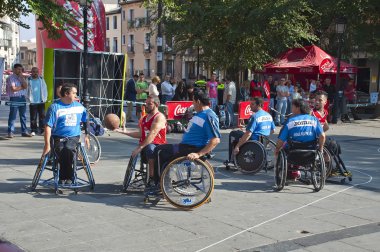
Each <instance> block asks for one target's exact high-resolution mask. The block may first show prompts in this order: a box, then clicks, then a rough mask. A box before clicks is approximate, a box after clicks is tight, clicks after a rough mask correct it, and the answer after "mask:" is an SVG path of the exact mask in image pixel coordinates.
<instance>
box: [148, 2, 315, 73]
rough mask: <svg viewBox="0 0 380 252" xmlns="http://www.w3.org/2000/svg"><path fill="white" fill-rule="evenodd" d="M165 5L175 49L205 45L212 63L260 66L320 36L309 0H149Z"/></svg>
mask: <svg viewBox="0 0 380 252" xmlns="http://www.w3.org/2000/svg"><path fill="white" fill-rule="evenodd" d="M158 1H163V3H164V15H163V17H162V20H161V21H162V22H163V24H164V27H165V28H164V29H165V34H166V35H169V36H170V35H173V36H174V40H175V49H176V50H185V49H188V48H193V47H198V46H199V47H201V48H202V51H203V53H202V58H203V60H204V61H207V63H208V64H209V65H210V66H211V67H213V68H220V69H228V68H230V69H233V70H234V71H236V70H243V69H246V68H252V67H253V68H260V67H262V66H263V64H264V63H266V62H268V60H271V59H272V58H273V57H275V56H277V55H278V54H279V53H280V52H281V51H283V50H285V49H286V48H289V47H294V46H301V45H304V44H305V43H311V42H313V41H315V40H316V36H315V35H314V34H313V30H312V26H311V24H310V23H309V21H308V18H307V17H308V16H311V15H314V14H315V13H314V11H313V10H312V9H311V8H310V7H309V3H308V1H306V0H275V1H261V0H235V1H232V0H230V1H219V0H208V1H205V0H191V1H184V0H150V1H145V3H146V4H147V5H148V7H151V8H154V7H155V6H156V5H157V3H158Z"/></svg>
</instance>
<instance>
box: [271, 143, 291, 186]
mask: <svg viewBox="0 0 380 252" xmlns="http://www.w3.org/2000/svg"><path fill="white" fill-rule="evenodd" d="M287 166H288V165H287V162H286V155H285V151H284V150H281V151H280V152H279V154H278V156H277V162H276V163H275V174H274V182H275V190H276V191H281V190H282V189H284V186H285V182H286V175H287V170H288V168H287Z"/></svg>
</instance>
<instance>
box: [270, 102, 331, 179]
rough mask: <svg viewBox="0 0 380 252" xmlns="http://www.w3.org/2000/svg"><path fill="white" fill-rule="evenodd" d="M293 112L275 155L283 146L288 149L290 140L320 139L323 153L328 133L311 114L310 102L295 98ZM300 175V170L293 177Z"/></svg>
mask: <svg viewBox="0 0 380 252" xmlns="http://www.w3.org/2000/svg"><path fill="white" fill-rule="evenodd" d="M292 113H293V116H292V117H290V118H289V119H288V120H287V121H286V122H285V125H284V126H283V127H282V129H281V131H280V134H279V136H278V141H277V144H276V151H275V155H276V156H277V155H278V153H279V152H280V150H281V149H282V148H285V149H286V148H287V147H288V145H287V144H286V143H287V142H289V141H293V142H300V143H308V142H310V143H312V142H315V141H318V149H319V150H320V151H321V152H322V153H323V145H324V143H325V140H326V135H325V133H324V132H323V128H322V126H321V124H320V122H319V121H318V119H317V118H316V117H314V116H311V115H310V107H309V104H307V103H306V102H305V101H303V100H301V99H296V100H293V101H292ZM299 176H300V173H299V171H298V172H296V174H292V178H294V179H296V178H297V177H299Z"/></svg>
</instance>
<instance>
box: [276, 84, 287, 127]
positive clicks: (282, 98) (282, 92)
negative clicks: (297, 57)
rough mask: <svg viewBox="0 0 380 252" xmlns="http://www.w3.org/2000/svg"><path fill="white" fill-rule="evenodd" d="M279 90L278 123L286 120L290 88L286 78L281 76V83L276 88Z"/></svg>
mask: <svg viewBox="0 0 380 252" xmlns="http://www.w3.org/2000/svg"><path fill="white" fill-rule="evenodd" d="M276 91H277V116H276V125H277V126H278V125H280V124H283V123H284V122H285V113H286V108H287V105H288V97H289V95H290V94H289V88H288V87H287V86H286V85H285V79H284V78H281V81H280V85H278V86H277V88H276Z"/></svg>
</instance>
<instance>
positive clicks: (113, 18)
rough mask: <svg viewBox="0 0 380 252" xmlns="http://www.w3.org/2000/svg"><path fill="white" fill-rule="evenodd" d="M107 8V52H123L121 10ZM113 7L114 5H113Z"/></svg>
mask: <svg viewBox="0 0 380 252" xmlns="http://www.w3.org/2000/svg"><path fill="white" fill-rule="evenodd" d="M105 7H106V51H107V52H113V53H120V52H121V42H122V41H121V8H120V7H116V8H112V9H111V8H109V7H108V6H107V5H106V6H105ZM112 7H113V5H112Z"/></svg>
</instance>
